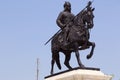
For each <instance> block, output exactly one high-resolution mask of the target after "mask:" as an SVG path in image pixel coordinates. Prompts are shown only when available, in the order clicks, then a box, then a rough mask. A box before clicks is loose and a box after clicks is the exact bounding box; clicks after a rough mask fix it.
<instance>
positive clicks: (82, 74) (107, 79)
mask: <svg viewBox="0 0 120 80" xmlns="http://www.w3.org/2000/svg"><path fill="white" fill-rule="evenodd" d="M45 80H112V76H110V75H105V74H104V73H102V72H101V71H100V70H93V69H92V70H90V69H75V70H71V71H65V72H61V73H57V74H54V75H50V76H47V77H45Z"/></svg>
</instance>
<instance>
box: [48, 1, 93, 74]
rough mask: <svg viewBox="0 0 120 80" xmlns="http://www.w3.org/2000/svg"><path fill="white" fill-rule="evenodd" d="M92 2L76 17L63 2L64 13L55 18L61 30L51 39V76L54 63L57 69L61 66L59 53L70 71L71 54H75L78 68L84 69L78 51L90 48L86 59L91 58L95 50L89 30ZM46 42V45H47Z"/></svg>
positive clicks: (91, 23)
mask: <svg viewBox="0 0 120 80" xmlns="http://www.w3.org/2000/svg"><path fill="white" fill-rule="evenodd" d="M91 4H92V2H91V1H89V2H88V5H87V6H86V7H85V8H84V9H83V10H82V11H80V12H79V13H78V14H77V15H76V16H74V15H73V14H72V13H71V4H70V3H69V2H65V4H64V11H63V12H61V13H60V14H59V16H58V18H57V24H58V26H59V27H60V28H61V30H62V31H61V30H59V31H58V32H57V33H56V34H55V35H54V36H53V37H52V38H50V39H49V40H48V42H49V41H50V40H52V41H51V52H52V60H51V74H53V68H54V64H55V62H56V64H57V66H58V68H59V69H61V64H60V60H59V52H62V53H63V54H64V55H65V62H64V64H65V65H66V67H67V68H68V69H72V67H71V66H70V64H69V61H70V58H71V53H72V52H75V55H76V58H77V62H78V65H79V67H81V68H85V66H84V65H83V64H82V62H81V60H80V57H79V56H80V55H79V50H84V49H88V48H89V47H90V46H92V49H91V51H90V54H88V55H87V59H89V58H91V57H92V55H93V51H94V48H95V43H94V42H90V41H89V38H90V34H89V30H90V29H92V28H93V26H94V24H93V18H94V15H93V11H94V8H92V7H91ZM48 42H47V43H48Z"/></svg>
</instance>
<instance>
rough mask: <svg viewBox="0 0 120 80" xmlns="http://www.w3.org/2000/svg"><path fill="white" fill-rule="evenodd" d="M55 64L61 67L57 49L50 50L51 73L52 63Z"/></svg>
mask: <svg viewBox="0 0 120 80" xmlns="http://www.w3.org/2000/svg"><path fill="white" fill-rule="evenodd" d="M55 62H56V64H57V66H58V68H59V69H61V64H60V60H59V52H58V51H55V50H54V51H52V60H51V74H53V69H54V64H55Z"/></svg>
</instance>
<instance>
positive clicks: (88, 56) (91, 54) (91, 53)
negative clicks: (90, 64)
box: [87, 42, 95, 59]
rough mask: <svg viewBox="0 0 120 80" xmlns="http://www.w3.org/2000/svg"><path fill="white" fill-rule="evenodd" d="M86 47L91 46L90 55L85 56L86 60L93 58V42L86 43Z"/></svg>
mask: <svg viewBox="0 0 120 80" xmlns="http://www.w3.org/2000/svg"><path fill="white" fill-rule="evenodd" d="M88 45H89V46H91V45H92V49H91V51H90V54H88V55H87V59H90V58H91V57H92V56H93V52H94V48H95V43H94V42H88Z"/></svg>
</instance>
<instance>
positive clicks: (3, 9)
mask: <svg viewBox="0 0 120 80" xmlns="http://www.w3.org/2000/svg"><path fill="white" fill-rule="evenodd" d="M68 1H70V2H71V5H72V12H73V13H74V14H75V15H76V14H77V13H78V12H79V11H80V10H82V9H83V8H84V7H85V6H86V4H87V2H88V0H68ZM64 2H65V0H0V80H36V59H37V58H39V60H40V61H39V62H40V64H39V71H40V73H39V80H44V77H45V76H47V75H49V74H50V68H51V64H50V63H51V50H50V49H51V45H50V43H48V44H47V45H46V46H45V45H44V43H45V42H46V41H47V40H48V39H49V38H50V37H51V36H52V35H53V34H54V33H56V32H57V31H58V30H59V28H58V27H57V25H56V18H57V16H58V14H59V12H60V11H62V10H63V4H64ZM92 6H93V7H95V11H94V15H95V18H94V28H93V29H92V30H91V38H90V41H92V42H95V43H96V47H95V51H94V55H93V57H92V58H91V59H90V60H87V59H86V55H87V54H88V53H89V52H90V49H88V50H85V51H80V54H81V61H82V62H83V64H84V65H85V66H87V67H96V68H100V69H101V71H102V72H104V73H105V74H110V75H111V74H114V75H115V76H114V79H113V80H118V79H120V62H119V61H120V0H94V2H93V5H92ZM60 60H61V64H62V70H61V71H63V70H66V69H67V68H66V67H65V66H64V65H63V63H64V55H63V54H60ZM70 64H71V65H72V66H73V67H77V66H78V65H77V61H76V58H75V55H74V53H73V54H72V58H71V61H70ZM55 72H59V70H58V68H57V67H56V66H55Z"/></svg>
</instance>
